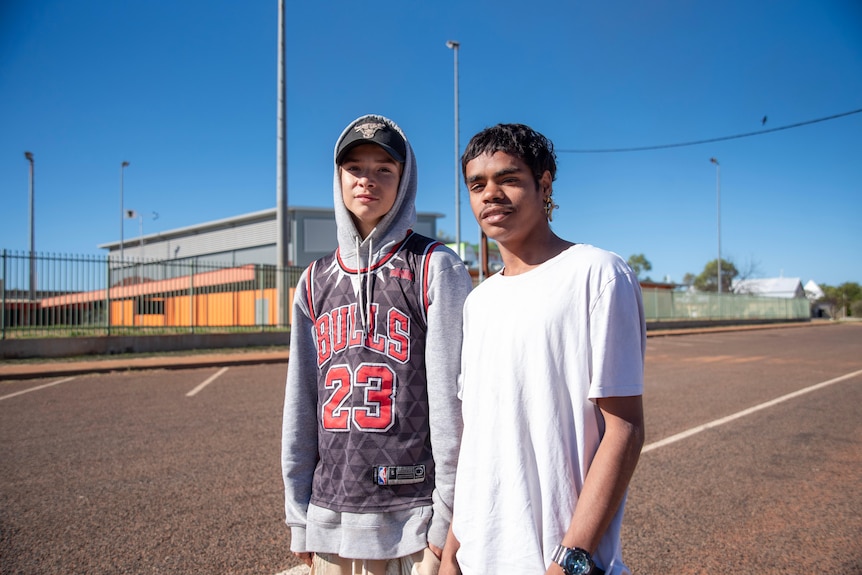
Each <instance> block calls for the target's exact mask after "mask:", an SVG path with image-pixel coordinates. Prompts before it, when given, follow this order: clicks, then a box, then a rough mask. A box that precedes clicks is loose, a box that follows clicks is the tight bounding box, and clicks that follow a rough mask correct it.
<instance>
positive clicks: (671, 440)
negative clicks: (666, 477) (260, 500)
mask: <svg viewBox="0 0 862 575" xmlns="http://www.w3.org/2000/svg"><path fill="white" fill-rule="evenodd" d="M859 375H862V369H860V370H859V371H854V372H853V373H848V374H846V375H842V376H840V377H836V378H834V379H830V380H828V381H822V382H820V383H816V384H814V385H812V386H810V387H806V388H804V389H800V390H798V391H794V392H793V393H788V394H787V395H782V396H781V397H777V398H775V399H773V400H771V401H767V402H765V403H761V404H760V405H755V406H754V407H749V408H748V409H743V410H742V411H739V412H737V413H734V414H732V415H728V416H727V417H722V418H721V419H716V420H715V421H710V422H709V423H704V424H703V425H698V426H697V427H692V428H691V429H689V430H687V431H683V432H681V433H677V434H676V435H671V436H670V437H666V438H664V439H662V440H660V441H656V442H653V443H650V444H649V445H646V446H644V448H643V449H642V450H641V453H646V452H647V451H652V450H653V449H658V448H659V447H664V446H665V445H670V444H671V443H676V442H677V441H682V440H683V439H686V438H687V437H691V436H692V435H697V434H698V433H700V432H701V431H706V430H707V429H712V428H713V427H718V426H719V425H724V424H725V423H730V422H731V421H733V420H735V419H739V418H740V417H745V416H746V415H751V414H752V413H754V412H756V411H760V410H761V409H766V408H767V407H772V406H773V405H778V404H779V403H782V402H785V401H787V400H789V399H793V398H794V397H799V396H800V395H804V394H806V393H810V392H812V391H817V390H818V389H821V388H824V387H826V386H829V385H832V384H833V383H838V382H839V381H844V380H845V379H851V378H853V377H856V376H859Z"/></svg>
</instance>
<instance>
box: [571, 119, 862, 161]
mask: <svg viewBox="0 0 862 575" xmlns="http://www.w3.org/2000/svg"><path fill="white" fill-rule="evenodd" d="M860 112H862V108H859V109H858V110H851V111H849V112H844V113H841V114H835V115H834V116H826V117H825V118H817V119H816V120H807V121H805V122H797V123H796V124H789V125H787V126H780V127H778V128H769V129H768V130H758V131H757V132H746V133H744V134H735V135H733V136H721V137H719V138H709V139H707V140H695V141H693V142H681V143H678V144H660V145H656V146H639V147H635V148H603V149H593V150H557V153H561V154H607V153H615V152H644V151H646V150H662V149H665V148H681V147H684V146H697V145H699V144H710V143H712V142H722V141H724V140H735V139H737V138H748V137H750V136H760V135H763V134H769V133H770V132H779V131H781V130H789V129H791V128H799V127H800V126H807V125H809V124H816V123H818V122H825V121H827V120H835V119H836V118H843V117H844V116H850V115H852V114H858V113H860Z"/></svg>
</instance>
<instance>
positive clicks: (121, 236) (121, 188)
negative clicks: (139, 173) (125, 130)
mask: <svg viewBox="0 0 862 575" xmlns="http://www.w3.org/2000/svg"><path fill="white" fill-rule="evenodd" d="M128 165H129V162H123V163H122V164H120V265H121V266H122V265H123V219H124V218H125V217H126V213H125V210H124V209H123V170H124V169H125V168H127V167H128Z"/></svg>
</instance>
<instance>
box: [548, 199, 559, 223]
mask: <svg viewBox="0 0 862 575" xmlns="http://www.w3.org/2000/svg"><path fill="white" fill-rule="evenodd" d="M559 207H560V206H558V205H557V204H555V203H554V200H552V199H551V196H548V197H547V198H545V215H547V216H548V221H549V222H551V221H553V220H554V210H555V209H557V208H559Z"/></svg>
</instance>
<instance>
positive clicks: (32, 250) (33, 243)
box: [24, 152, 36, 302]
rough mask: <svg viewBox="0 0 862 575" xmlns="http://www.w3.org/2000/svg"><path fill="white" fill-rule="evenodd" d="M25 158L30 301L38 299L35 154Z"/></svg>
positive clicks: (30, 153)
mask: <svg viewBox="0 0 862 575" xmlns="http://www.w3.org/2000/svg"><path fill="white" fill-rule="evenodd" d="M24 157H25V158H27V161H29V162H30V301H31V302H32V301H33V300H34V299H35V297H36V227H35V202H34V199H35V198H34V195H33V191H34V190H33V186H34V179H35V171H34V164H33V152H24Z"/></svg>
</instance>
